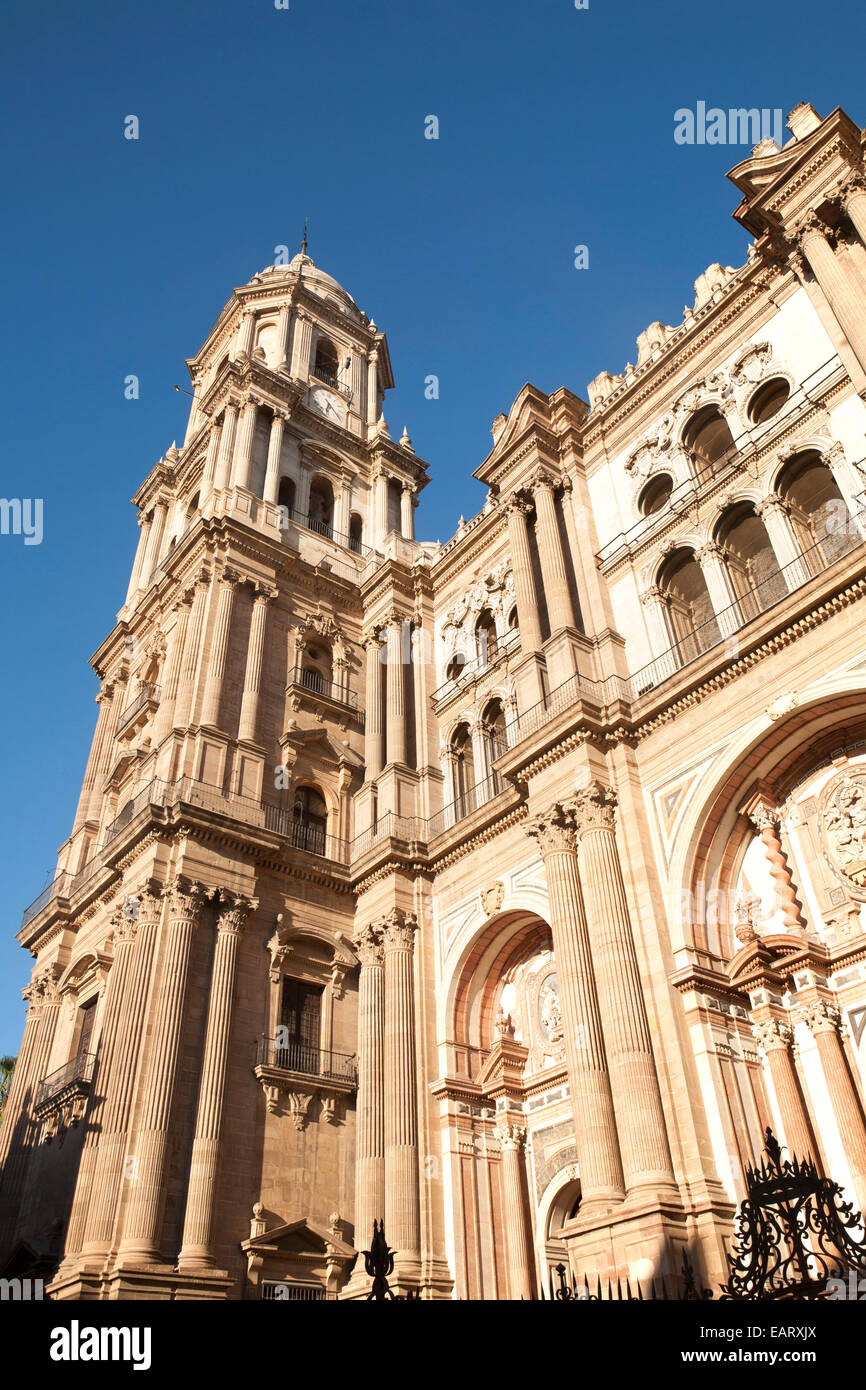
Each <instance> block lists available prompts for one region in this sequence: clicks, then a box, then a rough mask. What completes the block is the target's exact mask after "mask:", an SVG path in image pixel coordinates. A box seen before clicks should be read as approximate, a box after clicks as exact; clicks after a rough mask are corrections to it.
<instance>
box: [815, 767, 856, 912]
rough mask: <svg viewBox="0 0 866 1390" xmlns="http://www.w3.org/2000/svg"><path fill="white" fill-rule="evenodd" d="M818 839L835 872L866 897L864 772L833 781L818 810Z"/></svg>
mask: <svg viewBox="0 0 866 1390" xmlns="http://www.w3.org/2000/svg"><path fill="white" fill-rule="evenodd" d="M820 826H821V839H822V841H823V843H824V849H825V853H826V854H827V857H828V859H829V861H830V863H831V865H832V867H833V869H834V870H835V871H836V873H837V874H838V875H839V876H840V877H841V878H842V879H843V880H844V881H845V882H846V883H847V884H848V885H849V887H850V886H851V885H853V886H854V888H855V889H859V890H860V891H859V893H858V896H861V895H863V896H866V772H859V773H856V772H855V773H846V774H845V775H844V776H843V777H841V778H840V779H839V780H838V781H836V782H833V783H832V784H831V786H830V787H829V789H828V791H827V792H826V794H825V796H824V803H823V807H822V810H821V821H820Z"/></svg>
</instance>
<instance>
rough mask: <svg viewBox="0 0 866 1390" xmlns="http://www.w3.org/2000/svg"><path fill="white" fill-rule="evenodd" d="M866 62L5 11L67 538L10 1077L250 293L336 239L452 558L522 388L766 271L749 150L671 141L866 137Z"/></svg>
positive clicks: (29, 363)
mask: <svg viewBox="0 0 866 1390" xmlns="http://www.w3.org/2000/svg"><path fill="white" fill-rule="evenodd" d="M863 40H864V20H863V15H862V12H861V11H860V10H859V9H858V7H856V6H852V5H850V4H845V3H841V0H825V2H824V3H823V4H822V5H821V6H820V7H816V6H814V5H809V6H807V5H805V4H803V3H797V0H794V3H791V4H789V5H787V6H786V7H785V11H784V24H781V23H780V12H779V10H778V8H777V7H776V6H770V5H769V4H763V5H762V4H755V3H752V4H747V3H743V0H733V2H732V3H729V4H727V5H726V6H725V7H724V9H723V10H721V11H719V10H717V9H714V8H712V7H704V6H700V5H695V4H694V0H690V3H686V2H685V0H665V3H649V0H645V3H637V0H630V3H614V2H613V0H590V7H589V9H588V10H584V11H578V10H576V9H575V8H574V3H573V0H533V3H528V0H526V3H516V0H499V3H494V0H459V2H458V0H437V3H435V4H433V3H431V4H426V3H416V2H415V0H366V3H364V4H360V3H357V0H355V2H354V3H353V2H352V0H290V8H289V9H288V10H277V9H276V8H275V6H274V4H273V0H236V3H231V4H229V3H225V0H209V3H207V4H205V3H201V2H200V0H181V3H180V4H177V3H171V4H169V3H164V2H162V0H152V3H149V4H148V5H146V6H134V5H131V4H123V3H120V4H118V3H112V4H107V3H105V4H102V3H98V4H93V3H86V0H85V3H83V4H79V5H76V6H70V5H60V4H57V3H55V2H54V0H49V2H48V3H45V4H40V5H39V6H38V7H36V6H32V5H25V4H19V5H18V6H17V8H9V9H7V11H6V14H5V15H4V50H5V64H4V66H5V69H6V70H5V72H4V74H3V81H2V83H0V113H2V128H3V135H4V141H3V144H4V155H3V159H4V162H5V165H6V170H5V178H4V189H5V193H6V216H5V217H4V219H3V225H2V228H0V239H2V243H3V264H4V265H5V267H6V278H5V284H4V293H3V300H4V308H5V310H6V315H5V318H6V322H5V329H4V331H3V333H2V336H0V353H2V357H3V363H2V367H3V378H2V379H3V383H4V386H5V388H6V389H5V405H4V410H3V421H4V426H5V430H4V433H5V441H4V442H5V450H4V467H3V483H2V489H0V490H2V493H3V495H4V496H6V497H21V498H31V497H41V498H43V499H44V537H43V541H42V544H41V545H38V546H29V547H25V546H24V545H23V539H22V537H20V536H17V537H16V536H8V535H7V536H0V604H2V618H3V631H4V637H5V650H6V677H5V680H4V681H3V682H2V684H0V701H2V705H3V708H2V723H0V728H2V732H3V748H2V776H3V781H4V795H3V797H2V808H0V816H2V825H0V845H2V854H3V858H4V861H5V862H4V864H3V889H4V891H3V895H2V906H3V911H2V918H0V1052H5V1051H11V1052H15V1051H16V1050H17V1048H18V1044H19V1041H20V1033H21V1027H22V1023H23V1007H22V1004H21V1002H20V989H21V987H22V985H23V984H24V983H25V982H26V979H27V976H28V974H29V966H30V960H29V957H28V956H27V955H26V954H25V953H24V952H22V951H21V949H20V947H18V945H17V944H16V943H15V941H14V932H15V931H16V930H17V927H18V925H19V921H20V914H21V910H22V908H23V907H24V906H25V905H26V904H27V903H28V902H30V901H31V900H32V899H33V898H34V897H35V896H36V894H37V893H38V892H39V891H40V889H41V888H42V887H43V885H44V883H45V882H47V881H48V878H50V877H51V876H52V875H53V867H54V863H55V851H56V849H57V847H58V845H59V844H60V843H61V842H62V840H63V839H64V837H65V836H66V834H67V833H68V831H69V828H70V825H71V820H72V816H73V813H74V808H75V803H76V799H77V794H78V790H79V787H80V782H81V776H82V773H83V769H84V764H85V760H86V757H87V750H88V747H89V740H90V737H91V733H92V728H93V721H94V718H95V712H96V710H95V705H94V704H93V696H94V694H95V693H96V680H95V678H94V676H93V674H92V672H91V671H90V670H89V668H88V665H87V658H88V656H89V655H90V653H91V652H92V651H93V650H94V649H95V648H96V647H97V645H98V644H99V643H100V641H101V640H102V638H103V637H104V635H105V634H106V633H107V632H108V631H109V630H110V628H111V626H112V623H113V621H114V615H115V613H116V611H117V609H118V608H119V607H120V604H121V602H122V600H123V597H124V593H125V589H126V583H127V579H128V574H129V567H130V564H131V560H132V554H133V550H134V546H135V542H136V536H137V532H136V528H135V522H134V512H133V509H132V508H131V507H130V505H129V500H128V499H129V498H130V497H131V496H132V494H133V492H134V491H135V489H136V487H137V486H138V484H139V482H140V481H141V479H142V478H143V477H144V476H145V475H146V473H147V472H148V471H149V469H150V467H151V466H152V464H153V463H154V462H155V460H156V459H157V458H158V457H159V456H160V454H162V453H163V452H164V451H165V449H166V448H167V446H168V445H169V444H170V443H171V442H172V440H173V439H174V438H177V439H178V440H180V439H181V438H182V435H183V430H184V425H185V415H186V410H185V398H184V397H181V396H178V395H177V394H176V393H175V392H174V391H173V389H172V385H173V383H174V382H176V381H180V382H185V380H186V371H185V368H184V365H183V359H184V358H185V357H188V356H190V355H191V354H192V353H194V352H195V351H196V350H197V349H198V347H199V345H200V343H201V341H202V339H203V337H204V336H205V334H206V332H207V330H208V328H209V327H210V325H211V323H212V322H213V320H214V319H215V318H216V316H217V313H218V312H219V310H220V308H221V307H222V305H223V304H224V302H225V300H226V299H227V298H228V295H229V293H230V291H231V289H232V287H233V286H234V285H238V284H242V283H244V282H245V281H246V280H247V279H249V277H250V276H251V275H252V274H253V273H254V272H255V271H256V270H259V269H261V268H262V267H263V266H265V265H268V264H269V263H271V262H272V261H273V259H274V247H275V246H278V245H281V244H284V243H285V244H288V245H290V246H291V247H292V248H293V249H294V248H295V246H296V245H297V243H298V242H299V240H300V236H301V229H302V226H303V221H304V217H305V216H309V218H310V252H311V254H312V256H313V257H314V259H315V260H316V262H317V264H319V265H321V266H322V267H323V268H324V269H326V270H328V271H329V272H330V273H331V274H333V275H335V276H336V277H337V278H338V279H339V280H340V281H341V282H342V283H343V284H344V285H345V286H346V288H347V289H348V290H349V291H350V293H352V294H353V296H354V297H355V299H356V301H357V302H358V304H359V305H360V307H361V308H363V309H365V310H366V311H367V312H368V313H369V314H370V315H371V316H372V317H374V318H375V320H376V322H377V324H378V326H379V327H380V328H382V329H384V330H385V331H386V332H387V334H388V338H389V343H390V348H391V356H392V361H393V365H394V372H395V376H396V379H397V388H396V390H395V391H394V392H393V393H392V395H391V398H390V400H389V402H387V403H386V416H387V418H388V421H389V424H390V426H391V429H392V432H393V433H395V434H399V432H400V431H401V430H402V428H403V425H404V424H405V425H407V426H408V428H409V432H410V434H411V436H412V438H413V441H414V444H415V447H416V450H417V451H418V453H419V454H421V455H422V456H423V457H425V458H426V459H427V460H428V461H429V463H430V465H431V471H432V475H433V482H432V483H431V484H430V486H429V487H428V488H427V490H426V492H425V493H424V496H423V498H422V503H421V507H420V509H419V514H418V530H419V535H421V536H423V537H425V538H432V539H435V538H437V537H441V538H442V539H443V540H444V539H446V538H447V537H448V536H450V535H451V534H452V533H453V531H454V529H455V525H456V522H457V518H458V516H459V514H460V512H464V513H465V514H466V515H467V516H470V515H472V514H473V513H474V512H475V511H477V509H478V507H479V506H480V505H481V504H482V502H483V498H484V494H483V491H482V489H481V488H480V487H479V486H478V484H476V483H475V482H474V481H473V480H472V479H471V478H470V476H469V475H470V474H471V471H472V469H473V468H475V467H477V466H478V464H479V463H480V462H481V460H482V459H483V457H484V456H485V454H486V453H487V452H488V449H489V446H490V432H489V431H490V422H491V421H492V420H493V418H494V417H495V416H496V415H497V414H498V413H499V412H500V411H501V410H506V411H507V409H508V407H509V405H510V403H511V401H512V399H513V397H514V395H515V394H516V392H517V391H518V390H519V389H520V387H521V386H522V385H523V383H524V382H525V381H527V380H529V381H532V382H534V383H535V384H537V385H538V386H540V387H542V388H543V389H545V390H553V389H555V388H556V387H557V386H559V385H562V384H565V385H567V386H569V387H570V388H571V389H572V390H574V391H576V392H578V394H580V395H584V396H585V393H586V384H587V382H588V381H589V380H590V379H591V378H592V377H593V376H595V375H596V374H597V372H599V371H601V370H602V369H604V368H607V369H608V370H611V371H620V370H622V367H623V365H624V364H625V362H626V361H627V360H631V361H633V360H634V357H635V345H634V340H635V337H636V335H637V334H638V333H639V332H640V331H641V330H642V329H643V328H645V327H646V325H647V324H648V323H650V322H651V321H652V320H654V319H663V320H664V321H666V322H670V323H676V322H678V321H679V319H680V317H681V313H682V307H683V305H684V304H685V303H686V302H687V301H688V302H691V300H692V298H693V290H692V283H693V281H694V279H695V277H696V276H697V275H698V274H699V273H700V272H701V271H702V270H704V269H705V268H706V266H707V265H708V264H709V263H710V262H712V261H716V260H718V261H721V262H722V263H730V264H733V265H738V264H740V263H741V262H742V260H743V259H744V257H745V251H746V246H747V238H746V235H745V233H744V232H743V231H742V230H741V229H740V228H739V227H738V226H737V225H736V224H735V223H734V222H733V221H732V220H731V216H730V214H731V212H732V210H733V208H734V206H735V204H736V193H735V190H734V188H733V187H732V186H731V185H729V184H728V183H727V182H726V180H725V177H724V175H725V172H726V170H727V169H728V168H729V167H731V166H732V165H733V164H735V163H736V162H737V161H738V160H739V159H740V158H742V157H743V155H744V154H745V153H746V151H745V149H744V148H736V149H732V148H730V147H724V146H708V145H704V146H692V147H689V146H682V145H678V144H676V143H675V142H674V139H673V131H674V111H675V110H676V109H677V108H679V107H694V106H695V104H696V103H697V102H698V101H699V100H703V101H706V102H707V104H708V105H709V106H713V105H717V106H721V107H725V108H728V107H732V106H735V107H739V106H747V107H751V106H757V107H767V108H775V107H781V108H783V110H784V111H785V112H787V111H789V110H790V109H791V107H792V106H794V105H795V104H796V103H797V102H798V101H800V100H803V99H805V100H810V101H811V102H812V103H813V104H814V105H815V106H816V107H817V108H818V110H819V111H820V112H821V113H822V114H823V115H826V114H827V113H828V112H829V111H830V110H832V108H833V107H834V106H837V105H840V106H843V107H845V108H846V110H848V112H849V114H851V115H852V116H853V117H854V118H855V119H857V120H863V121H866V98H864V96H863V83H862V55H863V51H864V42H863ZM130 114H134V115H137V116H138V118H139V121H140V139H139V140H138V141H137V142H133V141H127V140H125V139H124V138H123V122H124V117H125V116H127V115H130ZM430 114H435V115H437V116H438V117H439V121H440V138H439V140H438V141H432V140H425V139H424V121H425V117H426V116H428V115H430ZM577 244H583V245H586V246H588V248H589V262H590V263H589V269H588V270H582V271H577V270H575V269H574V266H573V248H574V247H575V245H577ZM129 373H135V374H136V375H137V376H138V377H139V378H140V382H141V395H140V399H138V400H137V401H127V400H125V399H124V394H123V382H124V378H125V377H126V376H127V374H129ZM430 373H435V374H436V375H438V376H439V379H440V398H439V400H438V401H428V400H425V397H424V379H425V377H426V376H427V375H428V374H430Z"/></svg>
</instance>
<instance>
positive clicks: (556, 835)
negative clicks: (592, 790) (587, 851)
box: [525, 801, 577, 859]
mask: <svg viewBox="0 0 866 1390" xmlns="http://www.w3.org/2000/svg"><path fill="white" fill-rule="evenodd" d="M525 829H526V833H527V835H529V836H531V837H532V839H533V840H535V841H536V842H537V844H538V848H539V850H540V852H541V857H542V859H545V858H546V857H547V855H548V854H563V853H574V852H575V851H576V850H577V837H576V835H575V826H574V811H573V808H572V807H571V806H570V805H569V804H568V803H566V802H564V801H555V802H554V804H553V805H552V806H549V807H548V808H547V810H546V811H542V812H541V813H540V814H539V815H537V816H535V817H534V818H533V819H532V820H531V821H529V822H528V823H527V825H526V827H525Z"/></svg>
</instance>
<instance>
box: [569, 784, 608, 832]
mask: <svg viewBox="0 0 866 1390" xmlns="http://www.w3.org/2000/svg"><path fill="white" fill-rule="evenodd" d="M616 804H617V797H616V792H615V791H614V790H613V788H612V787H604V786H602V784H601V782H591V783H590V785H589V786H588V787H584V788H582V789H581V790H580V791H579V792H578V793H577V795H576V796H575V799H574V821H575V829H576V830H577V833H578V836H581V835H584V834H585V833H586V832H587V831H588V830H613V829H614V827H615V825H616Z"/></svg>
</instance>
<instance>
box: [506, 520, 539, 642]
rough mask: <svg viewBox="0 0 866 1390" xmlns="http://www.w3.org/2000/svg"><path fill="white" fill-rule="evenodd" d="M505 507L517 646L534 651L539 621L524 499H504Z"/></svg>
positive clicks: (537, 640)
mask: <svg viewBox="0 0 866 1390" xmlns="http://www.w3.org/2000/svg"><path fill="white" fill-rule="evenodd" d="M505 510H506V514H507V516H508V543H509V548H510V550H511V564H512V568H513V570H514V595H515V598H516V599H517V618H518V622H519V624H520V649H521V651H523V652H538V651H540V650H541V623H540V622H539V619H538V596H537V594H536V592H535V580H534V579H533V577H532V556H531V554H530V550H529V531H528V528H527V522H526V511H527V508H526V503H525V502H524V501H523V500H522V499H521V498H519V497H517V496H516V495H515V496H513V497H511V498H510V499H509V500H508V501H507V502H506V504H505Z"/></svg>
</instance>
